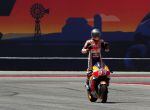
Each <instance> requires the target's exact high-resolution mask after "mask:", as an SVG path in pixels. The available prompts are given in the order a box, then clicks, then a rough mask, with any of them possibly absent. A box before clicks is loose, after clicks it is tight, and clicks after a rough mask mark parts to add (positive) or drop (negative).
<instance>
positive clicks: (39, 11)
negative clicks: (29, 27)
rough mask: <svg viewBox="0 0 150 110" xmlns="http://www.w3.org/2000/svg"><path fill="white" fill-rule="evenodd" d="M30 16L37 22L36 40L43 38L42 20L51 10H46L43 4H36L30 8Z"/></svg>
mask: <svg viewBox="0 0 150 110" xmlns="http://www.w3.org/2000/svg"><path fill="white" fill-rule="evenodd" d="M30 14H31V16H32V17H33V18H34V20H35V30H34V31H35V32H34V39H35V40H36V39H39V38H40V36H41V26H40V23H41V18H43V17H44V15H45V14H49V9H45V8H44V6H43V5H42V4H39V3H35V4H33V5H32V6H31V8H30Z"/></svg>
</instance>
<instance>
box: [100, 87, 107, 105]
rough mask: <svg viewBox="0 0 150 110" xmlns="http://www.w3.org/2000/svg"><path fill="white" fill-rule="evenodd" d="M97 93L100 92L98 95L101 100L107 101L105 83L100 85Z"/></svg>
mask: <svg viewBox="0 0 150 110" xmlns="http://www.w3.org/2000/svg"><path fill="white" fill-rule="evenodd" d="M99 94H100V97H101V102H102V103H106V102H107V96H108V87H107V84H102V85H100V89H99Z"/></svg>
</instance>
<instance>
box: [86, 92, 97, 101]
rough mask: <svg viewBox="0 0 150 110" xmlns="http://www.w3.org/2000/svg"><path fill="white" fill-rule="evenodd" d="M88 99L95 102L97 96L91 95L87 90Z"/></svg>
mask: <svg viewBox="0 0 150 110" xmlns="http://www.w3.org/2000/svg"><path fill="white" fill-rule="evenodd" d="M88 99H89V100H90V101H91V102H96V101H97V98H95V97H93V96H92V94H91V93H90V92H88Z"/></svg>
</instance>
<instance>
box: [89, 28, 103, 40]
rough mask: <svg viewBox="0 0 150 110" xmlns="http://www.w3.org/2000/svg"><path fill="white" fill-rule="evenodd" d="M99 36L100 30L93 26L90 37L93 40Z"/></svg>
mask: <svg viewBox="0 0 150 110" xmlns="http://www.w3.org/2000/svg"><path fill="white" fill-rule="evenodd" d="M100 36H101V32H100V30H99V29H97V28H94V29H93V30H92V31H91V37H92V38H93V39H94V40H98V39H99V38H100Z"/></svg>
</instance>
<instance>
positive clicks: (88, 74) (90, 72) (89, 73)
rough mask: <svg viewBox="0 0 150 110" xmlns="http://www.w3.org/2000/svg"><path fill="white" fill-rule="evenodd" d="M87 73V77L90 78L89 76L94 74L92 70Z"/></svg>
mask: <svg viewBox="0 0 150 110" xmlns="http://www.w3.org/2000/svg"><path fill="white" fill-rule="evenodd" d="M86 75H87V77H88V78H89V77H90V76H91V75H92V70H90V71H88V72H87V73H86Z"/></svg>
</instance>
